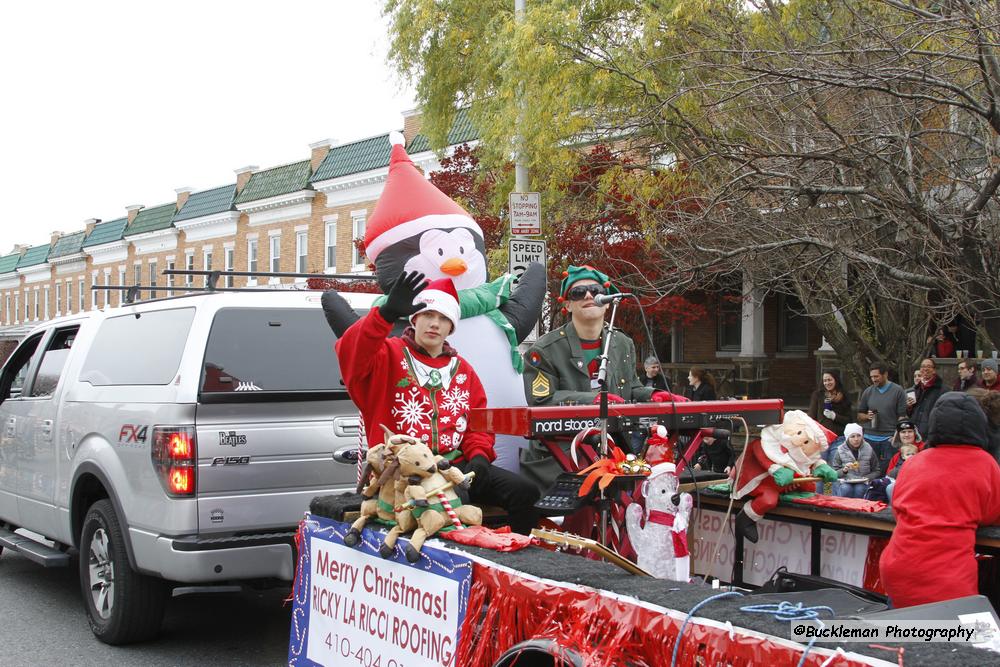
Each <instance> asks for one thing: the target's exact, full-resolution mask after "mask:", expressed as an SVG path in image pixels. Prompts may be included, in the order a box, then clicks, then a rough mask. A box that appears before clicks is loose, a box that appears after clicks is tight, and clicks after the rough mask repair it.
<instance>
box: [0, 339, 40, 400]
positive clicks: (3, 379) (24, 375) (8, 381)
mask: <svg viewBox="0 0 1000 667" xmlns="http://www.w3.org/2000/svg"><path fill="white" fill-rule="evenodd" d="M41 340H42V334H35V335H34V336H32V337H31V338H28V339H27V340H25V341H24V342H23V343H21V346H20V347H18V348H17V349H16V350H14V354H12V355H10V360H8V361H7V364H6V365H5V366H4V369H3V374H2V375H0V402H3V401H6V400H7V399H8V398H20V396H21V392H22V391H23V390H24V385H25V382H27V380H28V371H29V370H31V362H32V360H33V359H34V358H35V352H37V351H38V343H39V342H41Z"/></svg>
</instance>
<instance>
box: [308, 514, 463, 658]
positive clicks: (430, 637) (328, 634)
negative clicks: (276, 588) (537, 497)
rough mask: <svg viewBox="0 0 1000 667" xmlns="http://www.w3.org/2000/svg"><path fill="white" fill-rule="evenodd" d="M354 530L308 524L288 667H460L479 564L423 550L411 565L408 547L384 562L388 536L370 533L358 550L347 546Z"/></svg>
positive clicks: (317, 521) (315, 520) (312, 520)
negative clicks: (461, 636)
mask: <svg viewBox="0 0 1000 667" xmlns="http://www.w3.org/2000/svg"><path fill="white" fill-rule="evenodd" d="M349 528H350V526H349V525H348V524H345V523H341V522H338V521H332V520H330V519H324V518H322V517H315V516H309V517H307V518H306V520H305V521H304V522H303V530H302V543H301V551H300V553H299V562H298V575H297V577H296V582H295V589H294V596H293V597H294V608H293V610H292V628H291V635H290V638H289V645H288V664H289V665H293V666H296V667H297V666H299V665H309V666H312V665H326V666H329V667H332V666H334V665H337V666H340V665H359V667H416V666H417V665H440V666H441V667H450V666H453V665H455V653H456V651H457V649H458V641H459V633H460V631H461V628H462V622H463V621H464V619H465V609H466V606H467V604H468V600H469V587H470V585H471V582H472V561H470V560H469V559H468V558H464V557H462V556H460V555H457V554H455V553H452V552H450V551H443V550H441V549H435V548H433V547H430V546H427V545H424V548H423V549H422V552H423V557H422V558H421V559H420V560H419V561H418V562H417V563H415V564H411V563H409V562H407V560H406V557H405V556H404V555H403V553H402V549H401V545H405V544H406V541H405V540H400V541H399V543H398V544H397V546H396V555H395V556H394V557H393V558H392V559H383V558H382V557H381V556H379V553H378V547H379V545H380V544H381V543H382V536H383V533H381V532H378V531H372V530H370V529H365V530H364V531H363V533H362V542H361V544H360V545H358V547H356V548H351V547H348V546H345V545H344V540H343V538H344V534H345V533H346V532H347V530H348V529H349Z"/></svg>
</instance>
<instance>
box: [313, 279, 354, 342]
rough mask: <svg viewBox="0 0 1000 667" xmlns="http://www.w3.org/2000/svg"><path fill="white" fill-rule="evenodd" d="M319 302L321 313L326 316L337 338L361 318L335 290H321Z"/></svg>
mask: <svg viewBox="0 0 1000 667" xmlns="http://www.w3.org/2000/svg"><path fill="white" fill-rule="evenodd" d="M320 303H322V304H323V315H325V316H326V323H327V324H329V325H330V328H331V329H333V333H334V334H336V335H337V338H340V337H341V336H343V335H344V332H345V331H347V329H348V328H349V327H350V326H351V325H352V324H354V323H355V322H357V321H358V320H359V319H361V318H360V317H358V314H357V313H356V312H354V309H353V308H351V304H349V303H347V300H346V299H345V298H344V297H342V296H340V294H338V293H337V290H332V289H331V290H327V291H325V292H323V297H322V298H321V299H320Z"/></svg>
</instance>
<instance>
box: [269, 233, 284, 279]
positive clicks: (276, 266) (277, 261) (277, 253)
mask: <svg viewBox="0 0 1000 667" xmlns="http://www.w3.org/2000/svg"><path fill="white" fill-rule="evenodd" d="M268 240H269V241H270V243H271V265H270V266H271V268H270V271H271V272H272V273H277V272H278V271H281V236H272V237H271V238H270V239H268Z"/></svg>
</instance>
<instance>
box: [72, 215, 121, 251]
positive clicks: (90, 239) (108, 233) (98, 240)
mask: <svg viewBox="0 0 1000 667" xmlns="http://www.w3.org/2000/svg"><path fill="white" fill-rule="evenodd" d="M126 225H128V218H118V219H117V220H109V221H108V222H102V223H100V224H97V225H95V226H94V228H93V229H92V230H91V232H90V234H89V235H88V236H87V240H86V241H84V242H83V247H84V248H89V247H90V246H95V245H101V244H102V243H111V242H112V241H121V239H122V234H123V233H124V232H125V226H126Z"/></svg>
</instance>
